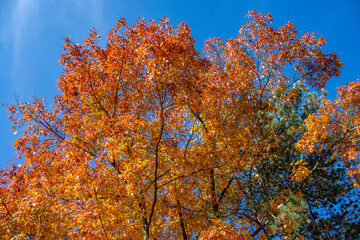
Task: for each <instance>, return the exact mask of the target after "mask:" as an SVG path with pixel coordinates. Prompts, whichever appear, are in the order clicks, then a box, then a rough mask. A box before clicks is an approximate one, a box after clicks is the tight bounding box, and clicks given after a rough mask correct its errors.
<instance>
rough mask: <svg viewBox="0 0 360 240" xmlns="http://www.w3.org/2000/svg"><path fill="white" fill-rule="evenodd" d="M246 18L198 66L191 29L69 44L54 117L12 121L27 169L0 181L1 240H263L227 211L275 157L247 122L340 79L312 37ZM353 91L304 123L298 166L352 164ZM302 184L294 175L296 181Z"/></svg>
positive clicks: (15, 116) (23, 113) (35, 107)
mask: <svg viewBox="0 0 360 240" xmlns="http://www.w3.org/2000/svg"><path fill="white" fill-rule="evenodd" d="M249 15H250V17H251V19H252V20H251V21H250V22H249V23H248V24H246V25H245V26H243V27H242V28H241V29H240V35H239V36H237V37H235V38H233V39H229V40H227V41H226V42H225V43H222V42H221V40H220V39H212V40H209V41H207V42H206V44H205V48H204V55H205V57H201V56H200V54H199V52H198V51H196V49H195V48H194V40H193V39H192V37H191V35H190V28H189V27H188V26H187V25H186V24H184V23H179V25H178V26H177V28H175V27H173V26H170V25H168V20H167V19H166V18H164V19H160V22H159V23H155V22H154V21H146V20H143V19H140V20H139V21H138V22H137V23H136V24H134V25H131V26H128V25H126V22H125V20H120V21H119V23H118V24H117V25H116V27H114V28H113V29H112V30H111V31H110V33H109V34H108V36H107V44H106V46H104V47H101V46H99V45H98V40H99V38H100V36H99V35H98V34H97V32H96V31H95V30H93V31H91V33H90V36H89V37H88V38H87V39H86V40H85V41H84V44H82V45H78V44H74V43H73V42H72V41H71V39H69V38H68V39H66V40H65V45H64V50H65V53H64V54H63V55H62V56H61V58H60V62H61V64H62V65H63V67H64V69H63V72H62V74H61V76H60V77H59V79H58V87H59V89H60V92H61V94H60V95H58V96H56V97H55V99H54V105H53V107H47V106H46V105H45V103H44V102H43V101H42V100H40V99H35V100H34V102H32V103H24V104H20V105H18V106H12V107H10V108H9V111H10V113H11V115H10V118H11V119H12V121H13V122H14V129H19V130H21V131H22V133H23V136H22V137H20V138H19V139H18V140H16V142H15V143H14V144H15V147H16V148H17V156H18V157H19V158H22V159H24V164H23V166H21V167H18V168H14V169H10V168H8V169H4V170H2V175H1V176H2V178H1V181H2V183H3V184H2V185H1V187H0V193H1V202H2V206H0V209H1V210H0V211H1V213H2V216H4V217H3V219H2V220H1V221H0V234H1V235H2V236H6V237H8V238H10V237H17V238H38V239H40V238H44V239H58V238H64V239H141V238H143V239H181V238H182V239H191V238H194V237H195V236H197V235H198V236H199V237H200V239H251V238H252V236H251V234H252V233H254V232H256V234H257V233H258V232H261V231H264V230H266V229H267V230H268V231H269V232H271V230H270V229H269V228H268V227H265V226H262V225H261V224H259V222H258V221H259V220H257V221H254V220H251V219H250V218H247V217H246V216H235V215H232V213H231V210H230V206H231V204H232V202H231V201H232V199H235V198H236V196H237V195H239V194H242V191H241V189H239V188H238V185H236V184H235V182H236V181H237V179H236V172H238V171H242V170H246V169H249V168H251V167H252V166H254V165H256V163H257V162H260V161H262V159H264V158H265V157H269V156H272V155H273V154H274V153H273V152H272V151H271V147H272V146H276V144H277V136H276V134H275V132H274V131H273V130H272V129H270V130H269V131H268V137H266V138H264V137H262V136H263V135H262V130H261V129H259V128H257V127H256V126H257V124H258V121H259V119H258V117H257V113H258V112H259V111H270V110H271V106H270V105H269V104H267V102H268V100H269V99H271V98H272V96H273V94H274V93H275V92H276V89H277V88H281V89H282V90H283V92H284V94H283V96H281V98H282V101H284V102H289V101H290V99H291V97H292V94H293V93H292V92H291V91H290V90H289V87H290V86H291V85H292V84H293V83H294V82H296V81H303V82H305V83H307V84H308V85H309V86H311V87H313V88H315V89H320V88H322V87H324V86H325V84H326V81H327V80H328V79H329V78H330V77H332V76H338V75H339V73H340V68H341V67H342V65H341V62H340V61H339V60H338V58H337V57H336V55H335V54H324V53H322V52H321V47H322V46H323V45H324V44H325V42H324V40H323V39H322V38H321V37H319V38H318V37H317V36H316V35H315V34H308V33H306V34H305V35H304V36H302V37H298V34H297V32H296V31H295V27H294V25H293V24H292V23H290V22H289V23H286V24H285V25H284V26H282V27H280V28H278V29H274V28H273V27H271V26H270V25H269V22H271V16H270V15H269V14H266V15H264V14H260V13H257V12H255V11H253V12H250V13H249ZM286 69H291V71H292V72H293V73H294V74H292V75H291V76H294V78H290V77H288V73H287V70H286ZM358 87H359V84H358V83H357V84H355V83H352V84H349V85H348V86H346V87H344V88H341V89H340V99H339V100H336V101H331V102H326V101H325V102H323V105H322V107H321V109H320V111H319V114H317V115H313V116H311V117H310V118H309V119H308V120H307V130H308V133H306V135H305V137H304V139H302V140H301V141H300V142H299V143H298V144H297V147H298V148H299V149H300V150H301V151H303V152H304V154H306V153H311V152H315V151H321V150H323V149H327V148H332V149H336V152H337V154H338V155H339V156H341V158H342V159H343V160H344V163H347V162H348V161H350V162H354V163H355V162H356V161H357V159H358V157H357V156H358V151H359V146H358V144H359V141H358V134H359V127H358V126H359V124H358V123H359V118H358V114H359V113H358V111H359V107H358V104H359V102H358V99H359V97H358V96H357V94H358V92H359V91H356V89H357V88H358ZM270 120H271V119H270ZM270 120H269V121H270ZM344 135H346V136H344ZM354 166H357V165H354ZM353 169H354V172H353V173H352V174H357V173H358V172H359V171H358V169H356V167H354V168H353ZM309 174H311V170H308V169H306V168H305V167H304V166H303V165H299V166H298V168H297V169H296V170H294V180H295V181H303V180H304V179H305V178H306V177H307V175H309ZM271 209H272V208H271V207H269V209H268V211H270V212H271V211H272V210H271ZM274 211H275V210H274ZM211 219H227V220H229V222H232V221H234V222H235V223H236V224H230V223H229V222H228V221H220V222H216V221H215V222H214V221H212V220H211ZM246 226H247V228H246ZM257 230H258V231H257ZM256 234H254V236H255V235H256ZM261 236H265V235H264V234H262V235H261ZM264 238H265V237H264Z"/></svg>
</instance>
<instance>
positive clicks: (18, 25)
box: [1, 0, 38, 67]
mask: <svg viewBox="0 0 360 240" xmlns="http://www.w3.org/2000/svg"><path fill="white" fill-rule="evenodd" d="M10 9H11V11H10V14H11V15H10V16H9V18H8V19H9V20H10V21H6V24H7V25H6V26H4V28H3V31H2V33H1V34H2V39H3V40H5V41H6V43H10V44H9V45H10V46H12V57H13V64H14V65H15V67H16V66H17V65H18V64H21V52H22V51H23V49H24V48H25V47H26V45H27V42H28V41H29V40H30V39H31V37H32V36H33V33H32V31H34V26H32V24H31V23H32V22H34V21H33V20H34V18H36V17H37V11H38V1H37V0H17V1H14V2H13V6H10ZM7 45H8V44H7Z"/></svg>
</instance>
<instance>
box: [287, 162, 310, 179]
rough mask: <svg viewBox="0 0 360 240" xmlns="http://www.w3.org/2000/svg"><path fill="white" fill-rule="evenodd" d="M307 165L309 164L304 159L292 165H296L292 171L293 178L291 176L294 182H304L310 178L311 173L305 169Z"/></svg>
mask: <svg viewBox="0 0 360 240" xmlns="http://www.w3.org/2000/svg"><path fill="white" fill-rule="evenodd" d="M307 164H308V163H307V162H304V160H303V159H300V160H299V161H297V162H295V163H294V164H291V165H294V167H293V169H292V176H291V180H292V181H295V182H302V181H304V180H305V179H307V178H308V177H309V175H310V174H311V172H310V170H309V169H308V168H306V167H305V165H307ZM291 165H290V166H291Z"/></svg>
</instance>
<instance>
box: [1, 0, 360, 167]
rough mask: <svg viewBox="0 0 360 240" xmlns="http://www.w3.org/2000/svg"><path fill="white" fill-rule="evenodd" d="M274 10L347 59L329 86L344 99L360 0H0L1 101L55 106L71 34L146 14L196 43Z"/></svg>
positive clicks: (8, 135) (9, 156)
mask: <svg viewBox="0 0 360 240" xmlns="http://www.w3.org/2000/svg"><path fill="white" fill-rule="evenodd" d="M253 9H256V10H257V11H260V12H263V13H271V14H272V16H273V18H274V26H280V25H282V24H283V23H285V22H287V21H291V22H293V23H294V24H295V26H296V28H297V30H298V32H299V34H302V33H303V32H304V31H307V32H316V33H317V34H318V35H321V36H322V37H324V38H325V40H326V42H327V43H328V44H327V46H326V47H325V48H324V51H325V52H327V53H330V52H335V53H337V54H338V56H339V57H340V59H341V60H342V61H343V63H344V69H343V71H342V75H341V77H338V78H334V79H330V81H329V83H328V85H327V87H326V90H328V91H329V97H330V98H335V97H336V87H338V86H340V85H344V84H346V83H347V82H350V81H354V80H356V79H357V78H360V70H359V67H360V60H359V59H360V58H359V56H360V1H358V0H342V1H339V0H337V1H335V0H324V1H323V0H299V1H292V0H228V1H227V0H223V1H219V0H218V1H213V0H207V1H202V0H192V1H190V0H184V1H179V0H176V1H175V0H148V1H146V0H0V56H1V58H0V103H2V104H8V105H9V104H13V103H14V99H15V98H14V96H15V95H17V96H18V97H19V99H20V101H28V100H29V98H30V97H31V96H36V97H43V98H45V101H47V102H48V103H49V104H50V103H51V101H52V98H53V97H54V95H55V94H58V90H57V88H56V86H55V84H56V79H57V78H58V76H59V75H60V73H61V66H60V65H59V63H58V59H59V57H60V55H61V54H62V45H63V40H64V38H65V37H69V36H71V37H72V38H73V41H75V42H79V43H82V42H83V40H84V39H85V38H86V37H87V35H88V34H89V32H90V29H92V28H93V27H95V28H96V29H97V30H98V31H99V33H100V35H102V36H104V37H105V36H106V34H107V33H108V31H109V30H110V29H111V28H112V27H113V26H114V25H115V24H116V22H117V21H118V20H119V19H120V18H122V17H125V19H126V20H127V22H129V23H134V22H135V21H136V20H137V19H138V18H139V17H145V18H147V19H149V18H151V19H155V20H157V19H159V18H162V17H164V16H167V17H169V18H170V23H171V24H174V25H176V24H177V23H178V22H179V21H181V22H185V23H187V24H188V25H189V26H190V28H191V29H192V36H193V37H194V39H195V40H196V47H197V49H198V50H199V51H201V49H202V47H203V43H204V41H205V40H206V39H209V38H212V37H220V38H222V39H223V40H225V39H227V38H230V37H233V36H235V35H236V34H238V30H239V28H240V27H241V26H242V25H243V24H244V23H246V22H247V21H248V19H247V18H245V15H246V13H247V11H248V10H253ZM10 127H11V123H10V121H9V120H8V113H7V111H6V109H5V108H0V148H1V150H0V151H1V157H0V165H1V166H2V167H5V166H7V165H9V164H10V163H9V160H14V161H15V164H18V163H19V161H17V160H15V158H14V157H13V154H14V149H13V147H12V142H13V141H14V140H15V139H16V138H17V137H19V135H18V134H17V135H14V133H13V132H12V131H11V130H10Z"/></svg>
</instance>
